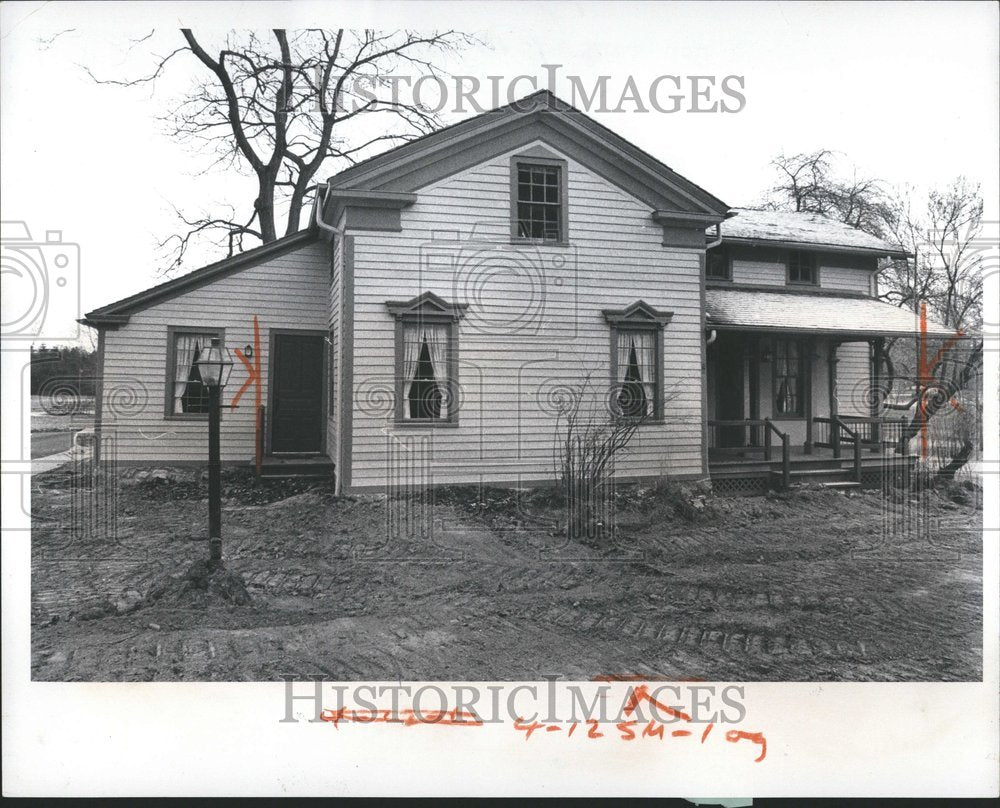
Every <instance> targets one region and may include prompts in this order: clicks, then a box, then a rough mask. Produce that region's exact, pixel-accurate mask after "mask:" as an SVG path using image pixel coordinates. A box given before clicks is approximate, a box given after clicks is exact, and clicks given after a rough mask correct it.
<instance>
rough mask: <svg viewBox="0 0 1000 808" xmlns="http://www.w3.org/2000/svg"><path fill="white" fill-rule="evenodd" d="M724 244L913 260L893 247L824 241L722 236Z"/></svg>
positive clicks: (910, 254)
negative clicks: (806, 248) (804, 249)
mask: <svg viewBox="0 0 1000 808" xmlns="http://www.w3.org/2000/svg"><path fill="white" fill-rule="evenodd" d="M722 243H723V244H742V245H744V246H746V247H781V248H786V249H802V248H803V247H808V248H811V249H814V250H818V251H821V252H839V253H851V254H854V255H884V256H887V257H889V258H912V257H913V254H912V253H908V252H906V251H904V250H896V249H893V248H892V247H889V246H886V247H861V246H857V245H850V244H831V243H829V242H822V241H795V240H791V239H765V238H745V237H740V236H726V235H723V236H722Z"/></svg>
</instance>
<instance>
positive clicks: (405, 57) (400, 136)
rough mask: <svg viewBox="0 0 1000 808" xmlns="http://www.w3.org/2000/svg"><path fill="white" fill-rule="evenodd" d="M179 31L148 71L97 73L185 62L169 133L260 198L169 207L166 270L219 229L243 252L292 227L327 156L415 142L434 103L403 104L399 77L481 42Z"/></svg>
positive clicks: (348, 156)
mask: <svg viewBox="0 0 1000 808" xmlns="http://www.w3.org/2000/svg"><path fill="white" fill-rule="evenodd" d="M180 38H181V43H179V44H178V46H177V47H176V48H175V49H173V50H172V51H170V52H169V53H167V54H166V55H163V56H159V57H157V58H156V63H155V66H154V68H153V69H152V70H151V71H150V72H148V73H147V74H146V75H145V76H141V77H139V78H133V79H126V80H112V79H97V78H95V79H94V80H95V81H98V82H99V83H102V84H113V85H119V86H126V87H134V86H138V85H146V84H151V83H154V82H155V81H156V80H157V79H158V78H159V77H160V76H161V75H162V74H163V72H164V70H165V69H167V67H168V65H169V64H170V63H172V62H174V61H175V60H177V59H179V58H187V59H193V60H194V61H195V62H196V64H197V66H198V68H200V71H199V72H198V74H197V76H196V78H195V79H194V81H193V83H192V85H191V87H190V88H189V90H188V91H187V92H186V93H185V95H184V96H183V97H182V99H181V100H180V101H179V103H177V104H176V105H175V106H173V107H172V108H171V109H170V110H169V111H168V113H167V114H166V115H164V116H163V120H164V121H165V122H166V123H167V126H168V131H169V133H170V134H172V135H174V136H175V137H177V138H178V139H179V140H181V141H182V142H185V143H188V144H194V145H195V146H197V147H198V148H199V149H202V150H204V151H206V152H208V153H210V154H211V155H212V157H213V161H212V163H211V165H212V167H215V166H219V165H222V166H226V167H233V168H235V169H237V170H240V171H242V172H244V173H248V174H249V175H250V176H253V177H254V178H255V179H256V193H255V194H254V196H253V199H252V205H249V206H248V205H245V204H243V205H239V204H237V205H235V206H230V207H229V209H228V210H225V211H224V212H220V213H215V214H201V215H197V216H191V215H185V214H183V213H182V212H181V211H179V210H177V214H178V217H179V218H180V220H181V222H182V225H183V230H182V231H181V232H179V233H177V234H174V235H171V236H170V237H169V238H167V239H165V240H164V242H162V244H161V247H163V248H164V249H165V250H167V252H168V255H169V258H170V260H169V266H168V268H167V270H166V271H168V272H169V271H172V270H176V269H177V268H179V267H180V266H182V264H183V262H184V258H185V255H186V254H187V252H188V249H189V247H190V246H191V245H192V243H193V242H194V241H196V240H198V239H201V238H204V237H209V236H211V235H213V234H214V235H215V237H216V238H217V239H218V236H219V235H221V236H222V240H221V241H222V244H224V245H225V247H226V249H227V250H228V253H229V254H230V255H232V254H233V253H234V252H237V251H239V250H242V249H243V248H244V246H245V244H244V239H245V238H248V237H249V238H251V239H252V240H259V241H261V242H264V243H267V242H270V241H274V240H275V239H276V238H278V237H279V235H280V234H282V233H283V234H285V235H287V234H291V233H294V232H296V231H297V230H298V229H299V227H300V222H301V218H302V214H303V211H304V209H305V205H306V202H307V199H308V196H309V194H310V193H311V190H312V188H313V187H314V183H315V181H316V177H317V175H318V173H319V172H320V169H321V168H322V167H323V165H324V163H325V162H326V161H328V160H331V161H334V162H335V163H336V164H337V166H338V167H343V166H346V165H351V164H353V163H354V162H356V161H357V160H358V159H361V158H363V157H366V156H369V155H370V153H372V152H373V151H374V147H377V146H379V145H393V144H396V143H399V142H401V141H404V140H407V139H410V138H413V137H416V136H418V135H420V134H424V133H426V132H428V131H430V130H431V129H432V128H434V127H435V126H436V125H437V124H438V123H439V120H438V117H437V114H436V112H435V111H433V110H432V109H431V108H428V107H427V106H425V105H421V104H420V103H418V102H417V101H416V100H414V98H412V97H411V98H408V99H406V100H404V99H402V98H401V97H400V95H401V94H400V92H399V88H400V84H401V83H404V84H407V85H408V84H410V83H412V81H413V80H414V79H419V78H420V77H423V76H433V77H438V76H439V74H440V73H441V69H440V67H439V66H437V64H436V63H435V61H434V60H435V59H436V58H439V57H441V56H443V55H444V54H446V53H450V52H453V51H456V50H457V49H460V48H462V47H463V46H465V45H468V44H471V43H474V42H476V41H477V40H475V39H474V38H473V37H471V36H469V35H467V34H463V33H460V32H457V31H435V32H432V33H429V34H418V33H415V32H412V31H391V32H381V31H373V30H364V31H348V30H344V29H338V30H323V29H310V30H304V31H291V32H289V31H285V30H282V29H275V30H273V31H271V32H270V34H268V35H266V36H265V35H261V34H258V33H256V32H253V31H247V32H241V33H230V34H228V35H227V36H226V37H225V38H224V39H223V40H222V41H221V42H219V43H216V44H215V45H213V46H209V45H208V44H207V43H206V42H205V40H203V39H202V38H200V37H198V36H196V35H195V33H194V32H193V31H191V30H189V29H183V30H181V31H180ZM146 39H148V37H144V38H143V40H140V41H145V40H146ZM91 75H92V77H93V74H91ZM404 80H405V81H404ZM376 120H377V123H373V122H374V121H376ZM247 201H249V200H247ZM240 209H242V210H243V213H242V214H239V213H238V210H240ZM175 210H176V208H175ZM282 220H283V221H282ZM217 243H218V241H217ZM220 246H221V245H220Z"/></svg>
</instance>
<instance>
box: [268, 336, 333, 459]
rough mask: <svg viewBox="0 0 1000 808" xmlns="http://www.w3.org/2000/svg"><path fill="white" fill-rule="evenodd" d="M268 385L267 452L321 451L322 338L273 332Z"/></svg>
mask: <svg viewBox="0 0 1000 808" xmlns="http://www.w3.org/2000/svg"><path fill="white" fill-rule="evenodd" d="M271 384H272V385H273V387H272V390H271V451H272V452H274V453H283V452H285V453H289V452H291V453H311V452H320V451H322V448H323V337H322V336H320V335H312V334H275V336H274V358H273V362H272V377H271Z"/></svg>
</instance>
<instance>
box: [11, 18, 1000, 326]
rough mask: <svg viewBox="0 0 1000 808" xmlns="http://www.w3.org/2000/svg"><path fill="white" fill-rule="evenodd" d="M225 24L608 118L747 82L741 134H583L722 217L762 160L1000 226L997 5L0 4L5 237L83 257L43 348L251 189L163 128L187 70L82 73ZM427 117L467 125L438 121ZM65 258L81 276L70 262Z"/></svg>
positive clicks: (669, 128)
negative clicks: (653, 161) (811, 162)
mask: <svg viewBox="0 0 1000 808" xmlns="http://www.w3.org/2000/svg"><path fill="white" fill-rule="evenodd" d="M236 21H238V22H239V25H240V27H245V28H261V29H263V28H269V27H273V26H278V27H286V28H290V29H291V28H301V27H316V26H317V25H324V26H331V27H335V26H344V27H347V28H351V27H355V28H358V27H373V28H379V29H381V28H398V27H413V28H418V29H422V30H426V29H428V28H431V27H440V28H443V27H451V28H456V29H459V30H463V31H467V32H473V33H475V34H476V35H477V36H478V37H479V38H481V39H482V40H483V41H484V42H485V43H486V44H485V45H484V46H482V47H479V46H477V47H471V48H467V49H465V50H463V51H462V52H461V53H459V54H456V55H454V56H451V57H449V58H447V59H445V60H443V65H444V67H445V68H446V69H448V70H449V71H450V72H451V73H453V74H461V75H467V76H474V77H486V76H500V77H502V78H501V84H500V86H501V88H502V89H503V90H504V91H506V90H505V88H506V87H508V86H509V83H510V81H511V80H512V79H513V78H514V77H516V76H519V75H527V76H536V77H537V79H538V86H539V87H542V86H545V85H546V82H547V78H546V77H547V72H546V68H545V67H543V66H544V65H560V67H559V68H558V69H556V76H557V79H556V82H555V86H554V89H555V90H556V92H557V94H559V95H560V96H562V97H564V98H566V100H572V98H571V95H572V89H573V87H572V83H571V80H570V78H569V77H570V76H576V77H579V81H580V82H581V84H582V86H584V87H585V88H588V90H589V88H591V87H592V86H593V85H594V83H595V82H596V81H597V80H598V78H599V77H600V76H608V77H609V78H608V79H607V81H608V87H609V98H611V99H612V101H611V103H609V106H613V105H614V104H615V103H616V99H617V97H618V95H620V94H621V92H622V91H623V90H624V88H625V84H626V82H627V81H628V79H629V77H632V79H633V81H634V83H635V86H636V87H638V88H640V91H641V92H647V91H648V88H649V87H650V84H651V83H652V82H653V81H654V80H655V79H656V77H658V76H662V75H665V74H669V75H677V76H680V77H682V81H686V80H687V79H686V77H690V76H713V77H716V88H715V90H714V91H713V93H712V96H711V99H710V100H711V101H719V100H724V101H726V102H727V103H730V104H734V105H735V98H734V97H732V96H730V97H724V96H722V95H721V94H720V92H719V89H718V82H719V81H721V79H722V78H723V77H725V76H737V77H742V78H741V80H740V82H739V84H738V85H735V86H737V87H738V88H740V92H741V94H742V96H743V97H744V99H745V101H744V102H743V103H742V104H740V105H739V106H740V109H739V111H738V112H732V113H721V112H715V113H694V112H690V111H687V110H686V109H682V110H681V111H678V112H674V113H671V112H658V111H656V110H655V109H650V108H649V104H648V103H647V104H646V105H645V106H646V109H645V111H637V110H636V105H635V104H626V105H625V107H626V109H625V111H621V112H612V111H604V112H599V111H591V113H590V114H591V115H592V117H594V118H595V119H596V120H598V121H600V122H601V123H603V124H604V125H606V126H608V127H610V128H611V129H613V130H615V131H616V132H618V133H619V134H620V135H622V136H623V137H625V138H627V139H628V140H630V141H632V142H633V143H635V144H636V145H638V146H639V147H641V148H643V149H644V150H646V151H647V152H649V153H650V154H652V155H653V156H655V157H657V158H658V159H660V160H662V161H663V162H665V163H666V164H667V165H669V166H671V167H672V168H673V169H674V170H676V171H678V172H680V173H681V174H682V175H684V176H686V177H687V178H689V179H690V180H692V181H694V182H696V183H697V184H699V185H701V186H702V187H703V188H706V189H707V190H709V191H710V192H711V193H713V194H714V195H716V196H718V197H720V198H721V199H723V200H724V201H725V202H727V203H729V204H730V205H732V206H739V205H747V204H754V203H755V202H758V201H760V199H761V198H762V194H763V193H764V192H765V190H766V189H767V188H768V187H769V186H770V185H771V184H772V183H773V181H774V176H775V175H774V173H773V168H771V167H770V165H769V164H770V161H771V160H772V159H773V158H774V157H775V156H776V155H778V154H780V153H782V152H784V153H788V154H792V153H798V152H807V151H812V150H815V149H819V148H827V149H832V150H835V151H836V152H838V153H839V154H840V155H841V157H840V159H841V161H842V165H843V166H844V167H845V168H848V169H849V168H851V167H853V166H856V167H857V170H858V171H859V173H860V174H862V175H869V176H874V177H878V178H881V179H883V180H885V181H886V182H887V183H889V184H890V185H892V186H902V185H911V186H914V187H915V189H916V193H917V194H918V195H919V194H923V193H926V189H927V188H929V187H934V186H940V185H943V184H944V183H947V182H949V181H950V180H951V179H953V178H954V177H956V176H958V175H965V176H966V177H968V178H970V179H972V180H973V181H975V182H979V183H981V184H982V187H983V192H984V197H985V218H986V219H987V220H989V221H996V220H998V219H1000V201H998V188H1000V169H998V144H1000V133H998V120H1000V116H998V114H997V113H998V64H1000V44H998V6H997V5H996V4H993V3H968V4H966V3H958V2H943V3H933V2H928V3H912V4H911V3H885V4H881V3H837V2H831V3H824V4H811V3H787V4H786V3H771V4H758V3H752V2H737V3H722V2H717V3H666V4H652V3H643V4H626V3H621V4H610V3H599V2H589V3H587V2H573V3H561V2H550V3H534V4H531V3H510V2H505V3H495V2H492V3H475V2H466V3H462V4H459V3H443V2H441V3H436V4H425V3H406V4H399V3H391V2H385V3H353V4H352V3H346V4H345V3H340V4H336V5H334V4H329V3H320V4H315V3H309V2H296V3H294V4H292V3H285V4H273V3H264V2H260V3H212V4H208V3H198V2H187V3H155V4H154V3H150V4H146V3H137V2H135V3H113V4H112V3H106V4H104V3H84V2H78V3H58V2H53V3H47V4H36V3H26V2H19V3H10V2H8V3H3V4H0V207H2V214H3V219H4V221H5V222H7V221H14V222H22V223H23V226H26V227H27V229H28V230H29V231H30V234H31V236H32V238H33V239H34V241H35V242H41V241H44V240H45V235H46V232H47V231H61V238H62V242H63V243H64V244H70V245H78V258H79V273H78V275H75V274H72V270H74V265H72V264H71V266H70V267H69V268H68V271H70V273H71V275H72V277H71V278H70V283H69V284H68V285H67V286H66V287H64V288H63V289H62V290H61V291H62V292H63V299H61V300H59V301H56V300H55V298H56V295H57V291H58V290H54V291H53V294H52V299H53V301H54V302H53V303H52V309H51V312H52V313H51V316H50V318H49V319H48V320H47V321H46V331H47V332H48V337H49V341H50V342H52V341H60V340H66V339H72V338H74V337H75V332H74V327H73V326H72V320H73V319H74V317H73V316H71V315H75V316H79V313H82V312H86V311H89V310H91V309H93V308H96V307H98V306H101V305H104V304H106V303H109V302H111V301H113V300H117V299H120V298H122V297H125V296H127V295H129V294H132V293H135V292H137V291H140V290H142V289H144V288H147V287H149V286H151V285H153V284H155V283H158V282H161V281H162V280H163V277H162V275H161V274H160V272H161V270H162V266H163V261H162V256H161V254H160V253H158V252H157V249H156V244H157V242H158V241H159V240H161V239H163V238H164V237H166V236H168V235H170V234H171V233H172V232H175V230H176V229H177V227H178V223H177V220H176V218H175V215H174V213H173V208H174V206H176V207H178V208H181V209H183V210H185V211H186V212H188V213H199V212H202V211H205V212H210V211H213V210H216V211H218V210H220V208H222V207H223V206H225V205H226V204H228V203H234V204H240V203H241V202H242V200H245V199H249V197H248V191H250V192H251V194H252V188H253V183H252V182H251V181H250V180H248V178H247V177H245V176H241V175H240V174H238V173H236V172H233V171H231V170H230V171H223V170H216V171H206V170H205V169H206V166H207V165H208V163H209V159H208V158H207V157H206V156H205V155H203V154H199V153H197V152H196V151H193V150H192V148H191V147H190V146H189V145H185V144H181V143H178V142H177V141H176V140H174V139H172V138H171V137H170V136H169V135H168V134H167V133H166V132H165V128H164V125H163V123H162V122H161V121H160V120H159V116H161V115H162V114H163V113H164V112H165V110H166V109H167V106H168V104H169V102H170V101H171V100H173V99H176V98H177V97H179V96H180V94H182V93H183V92H184V90H185V88H187V87H188V86H189V84H190V82H191V81H192V80H193V79H194V78H195V77H197V75H198V74H199V70H200V69H201V68H200V65H199V64H197V63H196V62H195V60H194V59H193V57H191V56H190V55H189V54H185V55H184V57H183V58H180V59H178V60H176V61H175V62H174V63H172V64H171V65H170V67H169V69H168V70H167V71H166V72H165V73H164V75H163V77H162V78H161V79H160V80H158V82H157V83H156V85H155V86H154V87H153V88H149V87H146V88H143V89H127V88H121V87H115V86H106V85H98V84H96V83H95V82H94V81H92V80H91V79H90V78H89V76H88V74H87V72H86V70H85V68H89V69H90V70H91V71H92V72H93V73H94V74H96V75H97V76H99V77H108V78H124V77H128V76H135V75H139V74H141V73H142V72H143V70H144V69H146V68H148V66H149V65H150V64H151V63H152V55H153V54H155V53H166V52H169V51H170V50H172V49H173V48H174V47H177V46H178V45H179V44H180V43H181V39H180V34H179V31H178V29H179V28H180V27H182V26H184V27H187V26H190V27H192V28H194V29H195V30H196V32H198V33H199V35H201V34H202V33H203V34H204V35H205V36H206V37H209V36H210V35H211V33H212V32H222V31H225V30H227V29H230V28H232V27H234V22H236ZM151 30H155V33H154V34H153V36H152V37H150V38H149V39H147V40H145V41H143V42H141V43H138V44H135V43H134V40H137V39H139V38H142V37H145V36H146V35H148V34H149V33H150V31H151ZM57 35H58V36H57ZM483 81H484V83H485V78H484V79H483ZM516 86H517V88H518V90H517V92H516V95H519V96H520V95H526V94H528V93H529V92H531V91H532V89H533V88H532V86H531V85H530V83H529V82H527V81H526V80H522V81H520V82H519V83H518V84H517V85H516ZM668 91H669V90H664V91H663V92H664V93H666V92H668ZM484 98H488V94H487V96H484ZM690 104H691V101H690V94H688V98H687V99H686V102H685V104H684V105H683V106H685V107H687V106H690ZM661 106H664V104H661ZM465 114H466V115H468V114H472V112H471V111H469V112H466V113H465ZM441 115H442V118H443V119H444V121H445V122H452V121H454V120H457V119H459V118H461V117H463V116H462V115H461V114H460V113H457V112H454V111H451V110H450V108H449V107H446V108H445V110H443V111H442V113H441ZM334 169H335V167H334V166H331V170H329V171H323V172H322V173H321V176H327V175H329V174H330V173H333V171H334ZM22 231H23V227H22ZM8 232H11V231H9V230H7V229H5V239H6V238H7V233H8ZM46 249H49V248H46ZM68 254H69V256H70V260H71V262H75V261H76V255H77V253H76V252H75V251H74V250H72V249H71V250H69V253H68ZM195 257H196V258H197V259H198V260H196V261H195V262H194V263H192V264H190V265H189V266H188V269H193V268H195V267H196V266H198V265H199V262H200V263H208V262H210V261H212V260H214V259H216V258H218V257H220V256H219V255H218V254H217V253H215V252H213V251H212V250H211V249H207V248H206V249H204V250H202V251H200V252H199V253H197V254H196V256H195ZM77 282H78V291H79V295H78V297H79V300H76V299H75V296H76V288H75V287H74V284H76V283H77ZM4 283H5V286H4V297H5V301H4V303H3V305H4V321H5V322H9V321H10V317H9V310H10V307H11V306H13V305H18V304H19V303H20V302H23V301H20V300H19V299H18V295H20V294H21V292H20V291H19V290H18V288H17V287H16V286H14V285H10V284H9V283H8V280H7V279H6V278H5V280H4ZM84 331H86V329H84ZM41 337H42V338H43V339H44V338H45V337H46V333H43V334H41ZM88 342H89V341H88V340H87V339H83V344H88Z"/></svg>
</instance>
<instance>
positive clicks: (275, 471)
mask: <svg viewBox="0 0 1000 808" xmlns="http://www.w3.org/2000/svg"><path fill="white" fill-rule="evenodd" d="M335 469H336V465H335V464H334V462H333V461H332V460H331V459H330V458H329V457H325V456H323V457H265V458H264V459H263V461H262V462H261V467H260V476H261V477H267V478H276V477H312V478H319V477H331V476H333V474H334V471H335Z"/></svg>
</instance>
